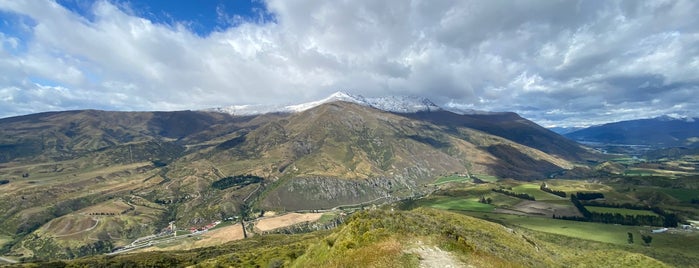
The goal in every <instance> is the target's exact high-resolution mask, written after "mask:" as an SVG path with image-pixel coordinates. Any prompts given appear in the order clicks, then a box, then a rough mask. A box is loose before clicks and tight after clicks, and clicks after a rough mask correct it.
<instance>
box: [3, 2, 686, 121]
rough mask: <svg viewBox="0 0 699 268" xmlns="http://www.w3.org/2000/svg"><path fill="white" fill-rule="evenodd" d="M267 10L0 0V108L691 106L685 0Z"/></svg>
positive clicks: (553, 115)
mask: <svg viewBox="0 0 699 268" xmlns="http://www.w3.org/2000/svg"><path fill="white" fill-rule="evenodd" d="M266 6H267V8H268V11H269V12H271V13H273V14H274V15H275V18H276V19H275V22H276V23H275V22H267V23H257V22H244V21H241V20H239V19H236V18H235V17H231V16H230V15H229V14H223V13H219V14H212V15H216V16H219V18H220V20H229V21H230V22H229V23H230V24H232V25H235V26H234V27H231V28H227V29H220V30H218V31H215V32H213V33H211V34H210V35H208V36H200V35H197V34H195V33H193V32H192V31H190V30H188V28H187V23H188V22H181V23H180V24H178V23H174V24H170V25H163V24H157V23H154V22H151V21H149V20H148V19H146V18H140V17H137V16H136V15H133V14H135V13H134V12H129V11H126V12H125V11H124V10H123V7H122V6H115V5H113V4H111V3H109V2H104V1H100V2H96V3H95V4H94V5H93V7H92V14H91V15H92V16H91V18H90V19H89V20H88V19H86V18H83V17H81V16H80V15H78V14H75V13H71V12H70V11H69V10H67V9H65V8H63V7H62V6H60V5H58V4H56V3H54V2H52V1H48V0H36V1H9V0H0V10H1V11H3V12H9V13H14V14H20V15H21V16H24V17H28V18H30V19H31V20H25V19H21V20H20V19H16V20H7V21H6V23H7V22H8V21H9V22H10V23H14V24H15V25H14V27H16V28H21V29H26V33H28V34H26V33H23V34H22V35H20V34H18V33H13V32H0V44H2V45H1V46H0V55H1V56H2V58H0V93H2V94H3V95H0V102H2V108H0V117H1V116H9V115H16V114H23V113H30V112H39V111H45V110H54V109H55V110H58V109H78V108H101V109H116V110H167V109H197V108H204V107H212V106H221V105H228V104H246V103H277V104H278V103H292V102H301V101H308V100H311V99H317V98H320V97H322V96H324V95H326V94H329V93H330V92H333V91H336V90H339V89H349V90H351V91H353V92H355V93H359V94H364V95H367V96H378V95H401V94H411V95H422V96H425V97H429V98H431V99H433V100H434V101H435V102H437V103H443V104H444V103H451V105H453V106H455V107H456V106H458V107H469V108H473V109H480V110H497V111H502V110H512V111H516V112H519V113H521V114H523V115H524V116H526V117H528V118H532V119H534V120H536V121H537V122H542V123H550V124H556V125H566V124H580V125H582V124H590V123H596V122H604V121H606V120H616V119H620V118H624V119H626V118H627V117H640V116H656V115H659V114H662V113H691V112H693V111H697V110H699V97H697V96H695V95H697V94H695V93H694V92H696V89H697V88H698V87H699V27H697V26H696V25H699V18H697V16H696V14H697V13H699V8H698V7H697V4H696V3H695V2H694V1H681V0H678V1H663V2H656V1H653V2H638V1H604V2H585V1H581V2H577V3H576V2H569V1H560V2H558V1H518V2H514V3H509V2H508V3H505V2H498V1H437V2H435V1H419V0H415V1H331V2H318V1H309V0H298V1H282V0H270V1H268V2H267V3H266ZM0 16H1V14H0ZM18 48H25V49H18ZM36 83H39V85H37V84H36ZM42 83H44V84H42ZM26 103H30V105H26Z"/></svg>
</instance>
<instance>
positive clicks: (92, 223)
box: [47, 216, 99, 237]
mask: <svg viewBox="0 0 699 268" xmlns="http://www.w3.org/2000/svg"><path fill="white" fill-rule="evenodd" d="M97 224H99V220H96V219H93V218H92V217H80V216H78V217H76V216H72V217H71V216H66V217H62V218H59V219H56V220H55V222H52V223H51V225H49V226H48V227H49V228H50V229H48V228H47V231H48V232H49V233H53V235H54V236H56V237H60V236H69V235H73V234H78V233H82V232H87V231H90V230H92V229H94V228H95V227H97Z"/></svg>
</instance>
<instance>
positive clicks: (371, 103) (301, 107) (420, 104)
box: [209, 91, 442, 115]
mask: <svg viewBox="0 0 699 268" xmlns="http://www.w3.org/2000/svg"><path fill="white" fill-rule="evenodd" d="M335 101H345V102H351V103H355V104H358V105H362V106H366V107H372V108H376V109H379V110H383V111H387V112H394V113H416V112H422V111H428V112H429V111H439V110H442V108H441V107H439V106H437V105H436V104H434V103H433V102H432V101H430V100H429V99H426V98H421V97H413V96H410V97H395V96H392V97H382V98H365V97H363V96H361V95H353V94H350V93H347V92H344V91H338V92H335V93H333V94H332V95H330V96H328V97H327V98H324V99H322V100H317V101H312V102H307V103H301V104H295V105H288V106H280V105H276V106H275V105H231V106H227V107H221V108H214V109H210V110H209V111H214V112H222V113H229V114H232V115H255V114H265V113H274V112H283V113H297V112H303V111H305V110H308V109H311V108H313V107H317V106H319V105H322V104H325V103H330V102H335Z"/></svg>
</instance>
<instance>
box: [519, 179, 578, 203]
mask: <svg viewBox="0 0 699 268" xmlns="http://www.w3.org/2000/svg"><path fill="white" fill-rule="evenodd" d="M539 187H541V184H540V183H527V184H520V185H519V186H515V187H512V191H513V192H515V193H525V194H528V195H531V196H533V197H534V198H536V201H544V200H565V199H566V198H564V197H560V196H557V195H554V194H550V193H547V192H544V191H542V190H541V189H539ZM554 189H555V190H557V189H556V188H554Z"/></svg>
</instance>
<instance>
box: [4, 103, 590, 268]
mask: <svg viewBox="0 0 699 268" xmlns="http://www.w3.org/2000/svg"><path fill="white" fill-rule="evenodd" d="M337 98H351V97H347V96H343V95H338V94H336V95H334V96H331V97H330V98H328V99H326V100H324V101H321V102H317V103H313V105H307V106H308V107H307V106H303V105H302V106H303V107H302V108H298V107H301V106H295V107H297V108H298V109H297V110H299V112H286V113H264V114H254V115H253V114H251V115H245V116H240V115H231V114H228V113H220V112H212V111H179V112H107V111H95V110H84V111H66V112H51V113H41V114H33V115H27V116H20V117H12V118H5V119H0V126H2V127H0V148H2V150H0V178H2V179H3V180H4V181H5V182H4V184H1V185H0V226H3V228H0V237H8V239H6V240H5V241H9V242H4V244H3V247H2V249H1V250H2V252H4V253H11V254H16V255H22V256H25V257H31V256H35V257H38V258H70V257H71V256H73V257H75V256H84V255H89V254H95V253H100V252H108V251H110V250H111V249H112V248H114V247H119V246H124V245H127V244H129V243H131V242H132V241H133V240H134V239H136V238H137V237H141V236H145V235H149V234H152V233H155V232H157V231H158V230H160V229H161V228H163V227H165V226H167V224H168V222H174V223H175V224H177V226H195V227H196V226H203V225H206V224H207V223H210V222H212V221H215V220H220V219H225V218H230V217H234V216H236V215H241V213H246V212H249V211H248V209H251V208H254V209H262V210H273V211H294V210H316V209H331V208H334V207H338V206H343V205H357V204H369V203H372V202H374V203H381V202H389V201H395V200H398V199H402V198H406V197H413V196H420V195H422V194H425V193H428V192H429V191H430V190H431V189H432V187H433V186H431V184H432V183H433V182H434V181H435V180H436V179H438V178H440V177H444V176H449V175H453V174H462V175H464V176H476V177H478V176H495V177H499V178H513V179H519V180H531V179H538V178H545V177H548V176H551V175H554V174H561V173H562V172H563V171H568V170H571V169H572V168H573V166H574V163H575V162H578V161H579V160H583V159H588V157H590V155H589V153H588V152H587V151H586V150H585V149H583V148H582V147H580V146H579V145H577V144H575V143H573V142H572V141H569V140H566V139H564V138H562V137H560V136H557V135H556V134H555V133H553V132H550V131H548V130H546V129H543V128H541V127H540V126H537V125H536V124H534V123H532V122H531V121H528V120H526V119H523V118H521V117H519V116H518V115H516V114H512V113H499V114H471V115H462V114H456V113H453V112H449V111H445V110H442V109H439V108H438V107H436V106H434V105H433V104H431V102H429V101H427V100H424V99H422V100H420V99H415V98H406V99H402V98H383V99H380V100H381V101H380V100H379V99H370V100H367V99H364V101H362V102H360V103H357V101H356V99H357V98H355V101H350V102H347V101H337V100H332V99H337ZM329 99H330V100H329ZM331 100H332V101H331ZM415 100H417V101H415ZM379 108H381V109H379ZM387 110H390V111H393V112H389V111H387ZM401 111H402V112H401ZM407 111H418V112H414V113H406V112H407ZM537 135H541V137H538V136H537ZM95 238H98V239H95Z"/></svg>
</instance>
